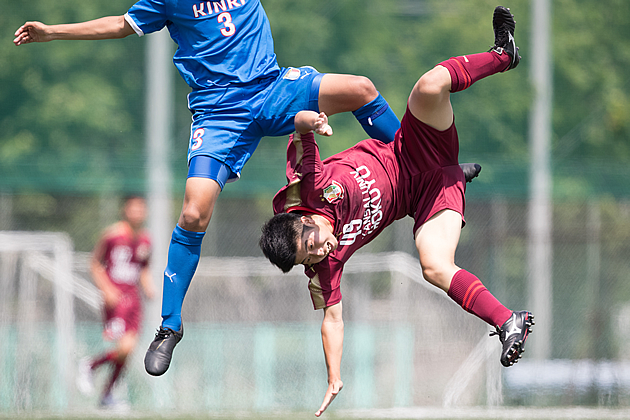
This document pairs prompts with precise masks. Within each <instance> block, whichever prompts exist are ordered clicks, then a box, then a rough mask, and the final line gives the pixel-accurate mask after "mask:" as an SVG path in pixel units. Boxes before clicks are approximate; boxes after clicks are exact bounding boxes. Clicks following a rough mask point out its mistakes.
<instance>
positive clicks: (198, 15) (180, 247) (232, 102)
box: [13, 0, 400, 375]
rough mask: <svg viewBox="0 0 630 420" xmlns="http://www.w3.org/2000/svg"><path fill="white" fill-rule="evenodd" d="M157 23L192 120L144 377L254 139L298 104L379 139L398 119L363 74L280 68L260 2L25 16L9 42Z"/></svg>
mask: <svg viewBox="0 0 630 420" xmlns="http://www.w3.org/2000/svg"><path fill="white" fill-rule="evenodd" d="M164 27H166V28H167V29H168V31H169V33H170V35H171V38H172V39H173V40H174V41H175V42H176V43H177V46H178V48H177V52H176V53H175V56H174V57H173V62H174V64H175V66H176V67H177V70H178V71H179V73H180V74H181V76H182V77H183V78H184V80H186V82H187V83H188V85H189V86H190V87H191V88H192V92H191V93H190V95H189V97H188V107H189V108H190V110H191V112H192V113H193V124H192V127H191V134H190V145H189V148H188V164H189V171H188V178H187V181H186V191H185V196H184V204H183V208H182V212H181V215H180V218H179V221H178V223H177V226H176V227H175V229H174V230H173V235H172V239H171V243H170V247H169V252H168V263H167V267H166V270H165V272H164V288H163V297H162V324H161V326H160V328H159V329H158V333H157V334H156V337H155V339H154V341H153V342H152V343H151V345H150V346H149V349H148V351H147V354H146V356H145V368H146V370H147V372H148V373H149V374H151V375H162V374H163V373H164V372H166V370H167V369H168V367H169V364H170V361H171V355H172V352H173V348H174V347H175V345H176V344H177V343H178V342H179V341H180V340H181V338H182V336H183V327H182V319H181V308H182V303H183V301H184V296H185V295H186V291H187V290H188V286H189V285H190V282H191V280H192V277H193V275H194V273H195V270H196V268H197V263H198V261H199V254H200V251H201V242H202V240H203V237H204V234H205V231H206V228H207V227H208V224H209V222H210V218H211V216H212V211H213V208H214V205H215V202H216V200H217V197H218V196H219V193H220V192H221V190H222V189H223V187H224V186H225V183H226V182H228V181H229V180H234V179H237V178H238V177H239V176H240V171H241V169H242V167H243V165H244V164H245V163H246V162H247V160H248V159H249V158H250V156H251V154H252V153H253V152H254V150H255V149H256V146H257V145H258V143H259V141H260V139H261V137H263V136H284V135H287V134H289V133H291V132H292V131H293V123H294V116H295V115H296V114H297V113H298V112H299V111H301V110H312V111H317V112H324V113H326V114H327V115H333V114H336V113H339V112H347V111H352V112H353V114H354V115H355V116H356V118H357V119H358V120H359V122H360V123H361V124H362V125H363V127H364V129H365V131H366V132H367V133H368V135H369V136H370V137H372V138H377V139H379V140H381V141H384V142H389V141H392V140H393V138H394V134H395V132H396V131H397V130H398V128H399V127H400V123H399V121H398V119H397V117H396V116H395V114H394V113H393V111H392V110H391V109H390V108H389V105H388V104H387V102H386V101H385V100H384V99H383V97H382V96H381V95H380V94H379V93H378V92H377V91H376V89H375V87H374V85H373V84H372V82H371V81H370V80H369V79H367V78H365V77H361V76H352V75H340V74H322V73H319V72H317V71H316V70H315V69H313V68H311V67H301V68H280V67H279V66H278V64H277V61H276V56H275V53H274V48H273V39H272V36H271V29H270V25H269V21H268V19H267V16H266V14H265V11H264V9H263V7H262V5H261V4H260V0H221V1H199V0H140V1H138V2H136V3H135V4H134V5H133V6H131V8H130V9H129V10H128V11H127V13H126V14H124V15H121V16H109V17H103V18H100V19H95V20H91V21H87V22H81V23H74V24H60V25H45V24H43V23H41V22H27V23H25V24H24V25H23V26H22V27H20V28H19V29H18V30H17V31H16V33H15V39H14V41H13V42H14V43H15V44H16V45H22V44H27V43H31V42H47V41H52V40H94V39H112V38H124V37H126V36H128V35H131V34H134V33H135V34H137V35H139V36H142V35H144V34H148V33H151V32H156V31H159V30H161V29H162V28H164Z"/></svg>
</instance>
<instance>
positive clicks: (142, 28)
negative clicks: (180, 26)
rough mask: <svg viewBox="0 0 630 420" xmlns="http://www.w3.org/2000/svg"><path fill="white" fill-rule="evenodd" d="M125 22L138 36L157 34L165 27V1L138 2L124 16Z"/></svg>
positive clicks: (146, 0)
mask: <svg viewBox="0 0 630 420" xmlns="http://www.w3.org/2000/svg"><path fill="white" fill-rule="evenodd" d="M125 20H126V21H127V23H129V25H131V27H132V28H133V30H134V31H135V32H136V33H137V34H138V36H143V35H145V34H150V33H152V32H157V31H159V30H161V29H162V28H164V26H166V23H167V21H168V17H167V15H166V0H140V1H139V2H137V3H135V4H134V5H133V6H131V8H130V9H129V10H128V11H127V13H126V14H125Z"/></svg>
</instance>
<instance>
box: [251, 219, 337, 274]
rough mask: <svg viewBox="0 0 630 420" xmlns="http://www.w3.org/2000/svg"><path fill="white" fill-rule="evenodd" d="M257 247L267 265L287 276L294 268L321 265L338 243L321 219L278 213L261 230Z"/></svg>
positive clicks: (328, 226)
mask: <svg viewBox="0 0 630 420" xmlns="http://www.w3.org/2000/svg"><path fill="white" fill-rule="evenodd" d="M259 245H260V248H261V249H262V251H263V254H265V256H266V257H267V258H268V259H269V261H271V262H272V263H273V264H274V265H276V266H278V267H279V268H280V269H281V270H282V271H283V272H285V273H288V272H289V271H290V270H291V268H293V266H294V265H297V264H305V265H312V264H317V263H318V262H321V261H322V260H323V259H324V258H326V257H327V256H328V254H330V253H331V252H332V251H334V250H335V249H337V246H338V242H337V238H335V235H334V234H333V231H332V228H331V227H330V224H329V223H327V222H326V221H324V219H323V218H322V217H318V216H302V215H300V214H295V213H281V214H277V215H275V216H274V217H272V218H271V219H270V220H269V221H268V222H267V223H266V224H265V225H264V226H263V227H262V235H261V237H260V242H259Z"/></svg>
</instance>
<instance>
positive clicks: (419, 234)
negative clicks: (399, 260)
mask: <svg viewBox="0 0 630 420" xmlns="http://www.w3.org/2000/svg"><path fill="white" fill-rule="evenodd" d="M461 224H462V216H461V215H460V214H459V213H457V212H455V211H453V210H442V211H440V212H438V213H437V214H435V215H434V216H432V217H431V218H430V219H429V220H428V221H427V222H425V223H424V224H423V225H422V226H421V227H420V228H419V229H417V230H416V234H415V237H416V247H417V249H418V255H419V256H420V265H421V266H422V274H423V276H424V278H425V279H426V280H427V281H429V282H430V283H431V284H433V285H435V286H437V287H439V288H441V289H442V290H444V291H445V292H447V294H448V296H449V297H450V298H451V299H453V300H454V301H455V302H457V304H459V305H460V306H461V307H462V308H463V309H464V310H466V311H468V312H470V313H472V314H474V315H476V316H477V317H479V318H481V319H482V320H484V321H486V322H487V323H488V324H490V325H491V326H494V327H496V329H497V334H499V338H500V340H501V343H503V351H502V354H501V363H502V364H503V365H504V366H511V365H512V364H514V363H516V361H518V358H519V357H520V356H521V354H522V352H523V351H524V344H525V340H527V336H528V334H529V332H530V329H529V328H530V327H531V325H532V324H533V320H532V318H533V317H532V315H531V313H529V312H527V311H522V312H512V311H511V310H509V309H507V308H506V307H505V306H503V305H502V304H501V302H499V301H498V300H497V299H496V298H495V297H494V296H493V295H492V294H491V293H490V292H489V291H488V289H486V287H485V286H484V285H483V283H482V282H481V281H480V280H479V279H478V278H477V277H476V276H475V275H474V274H472V273H469V272H468V271H466V270H463V269H461V268H459V267H458V266H457V265H455V250H456V248H457V243H458V242H459V236H460V230H461ZM499 326H501V327H499Z"/></svg>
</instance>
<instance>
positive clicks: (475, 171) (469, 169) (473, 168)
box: [459, 163, 481, 182]
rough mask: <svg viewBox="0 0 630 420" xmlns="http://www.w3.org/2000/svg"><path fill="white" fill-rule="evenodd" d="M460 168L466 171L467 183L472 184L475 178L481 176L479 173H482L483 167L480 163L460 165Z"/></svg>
mask: <svg viewBox="0 0 630 420" xmlns="http://www.w3.org/2000/svg"><path fill="white" fill-rule="evenodd" d="M459 167H460V168H462V171H464V178H466V182H472V180H473V179H474V178H477V177H478V176H479V172H481V165H480V164H478V163H460V164H459Z"/></svg>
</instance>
